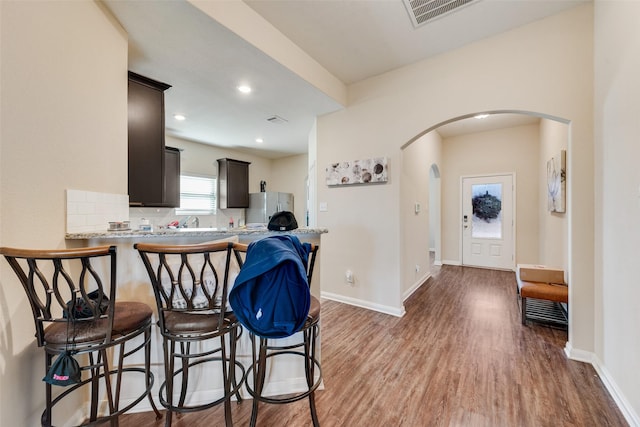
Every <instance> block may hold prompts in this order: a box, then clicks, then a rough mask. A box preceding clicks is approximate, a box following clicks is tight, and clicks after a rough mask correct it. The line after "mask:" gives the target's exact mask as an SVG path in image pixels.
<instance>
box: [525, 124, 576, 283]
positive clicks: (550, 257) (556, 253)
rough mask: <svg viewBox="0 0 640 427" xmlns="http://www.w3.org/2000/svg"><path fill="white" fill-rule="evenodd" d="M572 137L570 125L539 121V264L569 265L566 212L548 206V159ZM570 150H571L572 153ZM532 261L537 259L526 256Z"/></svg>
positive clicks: (564, 267)
mask: <svg viewBox="0 0 640 427" xmlns="http://www.w3.org/2000/svg"><path fill="white" fill-rule="evenodd" d="M568 141H569V126H568V125H567V124H565V123H561V122H557V121H555V120H549V119H542V120H541V121H540V155H539V157H538V164H537V170H538V185H539V190H538V198H539V201H540V203H538V215H539V226H538V230H539V233H538V243H539V254H538V261H535V262H538V263H540V264H544V265H549V266H556V267H562V269H563V270H565V271H566V270H567V267H568V261H569V260H568V258H567V253H568V250H569V249H568V238H569V236H568V232H567V231H568V221H567V213H566V212H565V213H559V212H549V211H548V210H547V173H546V171H547V161H548V160H549V159H551V158H552V157H555V156H558V155H559V153H560V150H566V149H567V142H568ZM569 154H570V153H569ZM522 262H525V263H531V262H534V261H527V260H523V261H522Z"/></svg>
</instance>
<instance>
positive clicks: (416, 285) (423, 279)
mask: <svg viewBox="0 0 640 427" xmlns="http://www.w3.org/2000/svg"><path fill="white" fill-rule="evenodd" d="M429 277H431V272H428V273H427V274H425V275H424V276H422V277H421V278H419V279H418V280H417V281H416V282H415V283H414V284H413V285H411V287H410V288H409V289H407V290H406V291H405V292H404V293H403V294H402V301H406V300H407V298H409V297H410V296H411V295H412V294H413V293H414V292H415V291H417V290H418V289H419V288H420V286H422V285H423V284H424V283H425V282H426V281H427V280H428V279H429Z"/></svg>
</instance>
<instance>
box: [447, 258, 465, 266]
mask: <svg viewBox="0 0 640 427" xmlns="http://www.w3.org/2000/svg"><path fill="white" fill-rule="evenodd" d="M442 264H443V265H462V262H460V261H454V260H452V259H443V260H442Z"/></svg>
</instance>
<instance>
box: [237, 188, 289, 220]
mask: <svg viewBox="0 0 640 427" xmlns="http://www.w3.org/2000/svg"><path fill="white" fill-rule="evenodd" d="M280 211H289V212H293V194H291V193H278V192H275V191H266V192H264V193H250V194H249V208H247V211H246V216H247V219H246V222H247V224H252V223H260V224H267V223H268V222H269V219H271V216H272V215H273V214H274V213H276V212H280Z"/></svg>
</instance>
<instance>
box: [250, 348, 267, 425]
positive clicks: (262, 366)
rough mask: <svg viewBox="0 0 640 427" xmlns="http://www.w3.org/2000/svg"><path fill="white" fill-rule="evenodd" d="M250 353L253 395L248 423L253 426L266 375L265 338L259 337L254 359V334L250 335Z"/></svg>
mask: <svg viewBox="0 0 640 427" xmlns="http://www.w3.org/2000/svg"><path fill="white" fill-rule="evenodd" d="M252 343H253V344H252V354H253V379H254V381H253V389H254V393H255V396H253V407H252V409H251V422H250V423H249V425H250V426H251V427H255V425H256V421H257V420H258V404H259V403H260V396H262V389H263V387H264V378H265V375H266V372H265V371H266V367H267V339H266V338H262V337H260V346H259V352H260V353H259V354H258V359H257V360H256V347H255V336H252Z"/></svg>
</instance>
